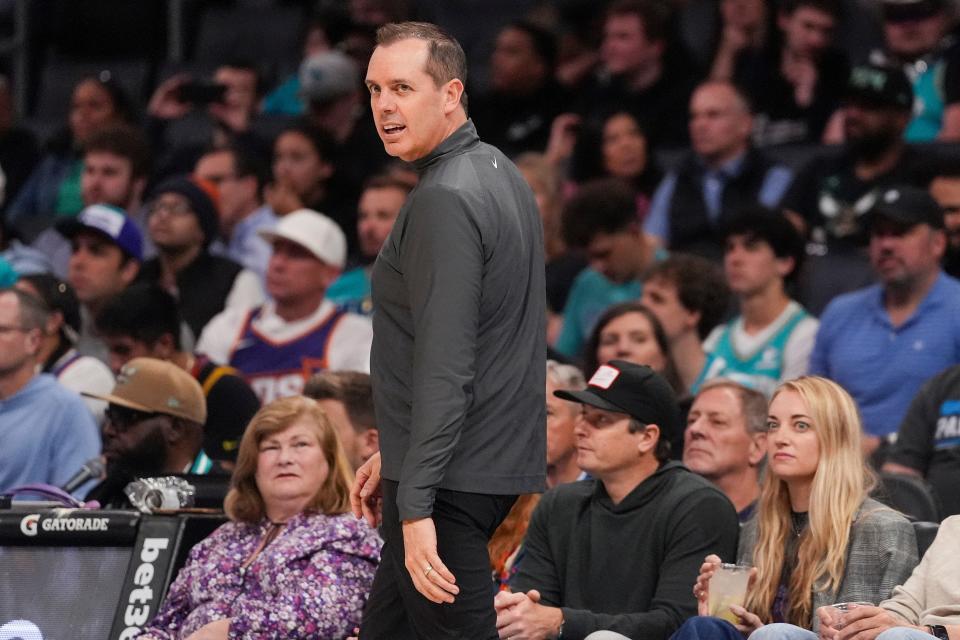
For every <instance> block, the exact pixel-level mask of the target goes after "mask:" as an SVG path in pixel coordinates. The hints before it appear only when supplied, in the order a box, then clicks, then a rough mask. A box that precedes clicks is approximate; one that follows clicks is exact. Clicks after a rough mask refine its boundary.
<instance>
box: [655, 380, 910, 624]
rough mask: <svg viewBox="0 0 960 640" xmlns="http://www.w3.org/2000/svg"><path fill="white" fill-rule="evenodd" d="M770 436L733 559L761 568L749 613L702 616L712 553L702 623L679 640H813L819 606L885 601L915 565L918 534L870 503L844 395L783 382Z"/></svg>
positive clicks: (850, 406)
mask: <svg viewBox="0 0 960 640" xmlns="http://www.w3.org/2000/svg"><path fill="white" fill-rule="evenodd" d="M767 429H768V435H767V464H768V466H767V473H766V476H765V478H764V480H763V486H762V488H761V493H760V501H759V506H758V508H757V514H756V516H755V517H754V519H752V520H751V521H749V522H748V523H747V524H746V525H744V528H743V531H742V532H741V535H740V545H739V553H738V557H737V562H739V563H741V564H750V565H753V566H754V567H755V569H754V575H753V576H751V586H750V588H749V590H748V593H747V599H746V603H745V605H746V606H744V607H737V606H734V607H731V610H732V611H733V613H734V614H736V616H737V617H738V619H739V623H738V624H736V625H733V624H730V623H729V622H727V621H725V620H721V619H720V618H711V617H706V616H707V603H708V599H709V582H710V576H711V575H713V573H714V571H715V570H716V567H717V565H718V564H719V563H720V561H721V560H720V558H718V557H716V556H707V558H706V561H705V562H704V564H703V566H702V567H701V569H700V576H699V577H698V578H697V582H696V585H695V586H694V588H693V591H694V595H695V596H696V597H697V600H698V604H699V613H700V616H698V617H696V618H692V619H691V620H688V621H687V622H686V623H685V624H684V625H683V627H681V628H680V629H679V630H678V631H677V633H676V634H675V635H674V639H675V640H689V639H691V638H730V639H736V640H739V639H740V638H741V637H742V636H751V638H752V640H762V639H769V638H786V639H788V640H800V639H803V640H815V638H816V637H817V636H816V634H815V633H814V632H816V631H817V626H818V622H817V618H816V615H815V612H816V609H817V607H819V606H822V605H827V604H832V603H835V602H855V601H869V602H872V603H877V602H880V601H881V600H883V599H885V598H887V597H888V596H889V595H890V592H891V590H892V589H893V587H894V586H896V585H898V584H903V582H904V580H906V579H907V578H908V577H909V575H910V572H911V571H912V570H913V567H914V565H916V564H917V545H916V539H915V537H914V533H913V527H912V526H911V525H910V523H909V522H907V520H906V519H905V518H904V517H903V516H901V515H900V514H899V513H897V512H895V511H892V510H891V509H889V508H887V507H884V506H883V505H881V504H879V503H878V502H875V501H873V500H871V499H870V498H868V497H867V492H868V490H869V489H870V488H871V486H872V474H871V473H870V471H869V469H868V468H867V466H866V465H865V463H864V461H863V458H862V455H861V448H860V438H861V432H862V429H861V425H860V418H859V415H858V413H857V408H856V405H855V404H854V402H853V400H852V399H851V398H850V396H849V395H848V394H847V392H846V391H844V390H843V389H842V388H841V387H840V386H839V385H837V384H836V383H834V382H831V381H830V380H827V379H825V378H819V377H814V376H808V377H803V378H798V379H796V380H791V381H788V382H785V383H783V384H782V385H780V387H778V389H777V390H776V392H775V393H774V395H773V398H772V400H771V401H770V408H769V417H768V422H767ZM725 560H727V561H730V560H729V559H725Z"/></svg>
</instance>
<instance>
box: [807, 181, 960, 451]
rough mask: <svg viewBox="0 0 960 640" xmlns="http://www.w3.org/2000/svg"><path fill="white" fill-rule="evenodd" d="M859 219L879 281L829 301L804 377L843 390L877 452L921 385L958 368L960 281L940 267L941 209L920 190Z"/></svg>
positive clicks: (891, 195) (880, 202)
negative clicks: (865, 226) (807, 374)
mask: <svg viewBox="0 0 960 640" xmlns="http://www.w3.org/2000/svg"><path fill="white" fill-rule="evenodd" d="M865 219H866V221H867V223H868V227H869V231H870V246H869V254H870V263H871V265H872V267H873V270H874V272H875V274H876V277H877V279H878V280H879V283H878V284H875V285H872V286H869V287H865V288H863V289H860V290H857V291H854V292H852V293H848V294H845V295H842V296H839V297H838V298H836V299H835V300H834V301H833V302H831V303H830V305H829V306H828V307H827V309H826V311H825V312H824V313H823V316H821V318H820V330H819V331H818V333H817V341H816V344H815V345H814V348H813V353H812V354H811V356H810V373H812V374H816V375H822V376H825V377H827V378H830V379H832V380H835V381H836V382H838V383H840V384H841V385H843V387H844V388H845V389H846V390H847V391H849V392H850V395H852V396H853V398H854V400H856V401H857V405H858V406H859V407H860V412H861V414H862V415H863V426H864V429H865V431H866V432H867V436H868V438H867V442H868V443H869V445H870V446H871V448H872V449H876V448H877V447H879V446H880V445H881V444H882V443H883V442H884V441H886V440H887V439H888V437H889V436H891V435H892V434H894V433H895V432H896V431H897V427H898V426H899V424H900V420H901V419H902V418H903V416H904V414H905V413H906V410H907V407H908V406H909V404H910V401H911V399H912V398H913V396H914V395H916V393H917V391H918V390H919V389H920V385H921V384H922V383H923V382H924V381H925V380H926V379H928V378H930V377H932V376H933V375H934V374H936V373H938V372H940V371H942V370H943V369H946V368H947V367H949V366H951V365H954V364H957V363H960V282H957V281H956V280H954V279H953V278H951V277H949V276H947V275H946V274H945V273H943V271H942V270H941V268H940V261H941V260H942V259H943V254H944V251H945V249H946V243H947V241H946V236H945V234H944V230H943V211H942V210H941V209H940V206H939V205H938V204H937V203H936V201H935V200H934V199H933V198H932V197H931V196H930V194H929V193H927V191H926V190H924V189H919V188H916V187H911V186H894V187H890V188H888V189H885V190H883V191H881V192H880V193H879V194H878V196H877V199H876V202H875V204H874V206H873V207H872V208H871V209H870V210H869V211H868V212H867V214H866V217H865ZM881 454H882V452H881ZM878 457H879V454H878Z"/></svg>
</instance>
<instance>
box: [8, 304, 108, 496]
mask: <svg viewBox="0 0 960 640" xmlns="http://www.w3.org/2000/svg"><path fill="white" fill-rule="evenodd" d="M47 315H48V310H47V308H46V307H45V306H44V305H43V303H42V302H40V301H39V300H37V299H36V298H34V297H33V296H31V295H29V294H27V293H24V292H22V291H17V290H15V289H6V290H3V291H0V439H2V441H3V445H2V446H0V492H2V491H5V490H7V489H11V488H13V487H16V486H19V485H23V484H28V483H31V482H49V483H50V484H56V485H61V484H63V483H65V482H66V481H67V480H68V479H69V478H70V476H72V475H73V474H74V473H75V472H76V471H77V470H79V469H80V467H81V466H82V465H83V463H84V462H86V461H87V460H89V459H90V458H92V457H93V456H96V455H97V454H99V453H100V437H99V435H98V433H97V426H96V424H95V423H94V421H93V416H91V415H90V412H89V411H87V408H86V407H85V406H84V405H83V401H82V400H81V399H80V396H78V395H77V394H76V393H74V392H73V391H68V390H67V388H66V387H63V386H61V385H60V384H58V383H57V380H56V378H54V377H53V376H51V375H49V374H46V373H41V374H37V355H38V353H39V350H40V339H41V335H42V333H43V330H44V327H45V326H46V324H47Z"/></svg>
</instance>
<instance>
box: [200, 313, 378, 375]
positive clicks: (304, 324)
mask: <svg viewBox="0 0 960 640" xmlns="http://www.w3.org/2000/svg"><path fill="white" fill-rule="evenodd" d="M335 310H336V307H335V306H334V304H333V303H332V302H330V301H329V300H324V301H323V302H321V303H320V306H318V307H317V309H316V311H314V312H313V313H311V314H310V315H309V316H307V317H306V318H303V319H301V320H295V321H293V322H287V321H286V320H284V319H283V318H281V317H280V316H278V315H277V311H276V305H275V303H274V302H273V301H272V300H271V301H269V302H267V303H266V304H264V305H263V310H262V311H261V312H260V315H259V317H258V318H257V319H256V320H254V322H253V328H254V329H256V330H257V331H258V332H259V333H261V334H263V335H264V336H266V337H268V338H269V339H270V340H271V341H273V342H287V341H289V340H292V339H295V338H297V337H299V336H301V335H303V334H304V333H306V332H307V331H309V330H310V329H311V328H313V327H315V326H317V325H318V324H320V323H322V322H323V321H324V320H326V318H327V316H329V315H330V314H331V313H333V312H334V311H335ZM248 311H249V309H246V308H239V307H228V308H227V309H224V310H223V311H221V312H220V313H219V314H217V315H215V316H214V317H213V319H212V320H210V322H208V323H207V326H206V327H204V328H203V332H202V333H201V334H200V340H199V341H198V342H197V351H198V352H199V353H203V354H206V355H207V356H208V357H209V358H210V359H211V360H213V361H214V362H223V363H228V362H229V361H230V352H231V351H232V349H233V345H234V344H236V342H237V340H238V339H239V337H240V332H241V331H243V325H244V321H245V320H246V318H247V312H248ZM372 342H373V325H372V324H371V322H370V320H369V319H367V318H364V317H363V316H359V315H356V314H354V313H348V314H346V315H345V316H344V317H343V318H342V319H341V320H340V322H338V323H337V326H336V328H335V329H334V330H333V335H331V336H330V342H329V349H330V351H329V354H328V355H327V363H328V365H329V369H330V370H332V371H336V370H341V371H343V370H346V371H363V372H365V373H369V371H370V345H371V343H372Z"/></svg>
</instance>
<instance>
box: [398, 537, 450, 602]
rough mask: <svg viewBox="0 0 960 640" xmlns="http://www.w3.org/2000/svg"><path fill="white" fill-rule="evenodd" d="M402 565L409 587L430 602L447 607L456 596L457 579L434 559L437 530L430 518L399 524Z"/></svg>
mask: <svg viewBox="0 0 960 640" xmlns="http://www.w3.org/2000/svg"><path fill="white" fill-rule="evenodd" d="M403 564H404V565H405V566H406V567H407V571H409V572H410V578H411V579H412V580H413V586H415V587H416V588H417V591H419V592H420V593H421V594H423V597H424V598H426V599H427V600H430V601H431V602H436V603H438V604H439V603H441V602H446V603H451V602H453V596H455V595H457V594H458V593H460V587H458V586H457V585H456V582H457V579H456V578H455V577H454V575H453V574H452V573H450V570H449V569H447V566H446V565H445V564H443V562H442V561H441V560H440V556H439V555H437V528H436V526H434V524H433V518H418V519H416V520H404V521H403Z"/></svg>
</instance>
